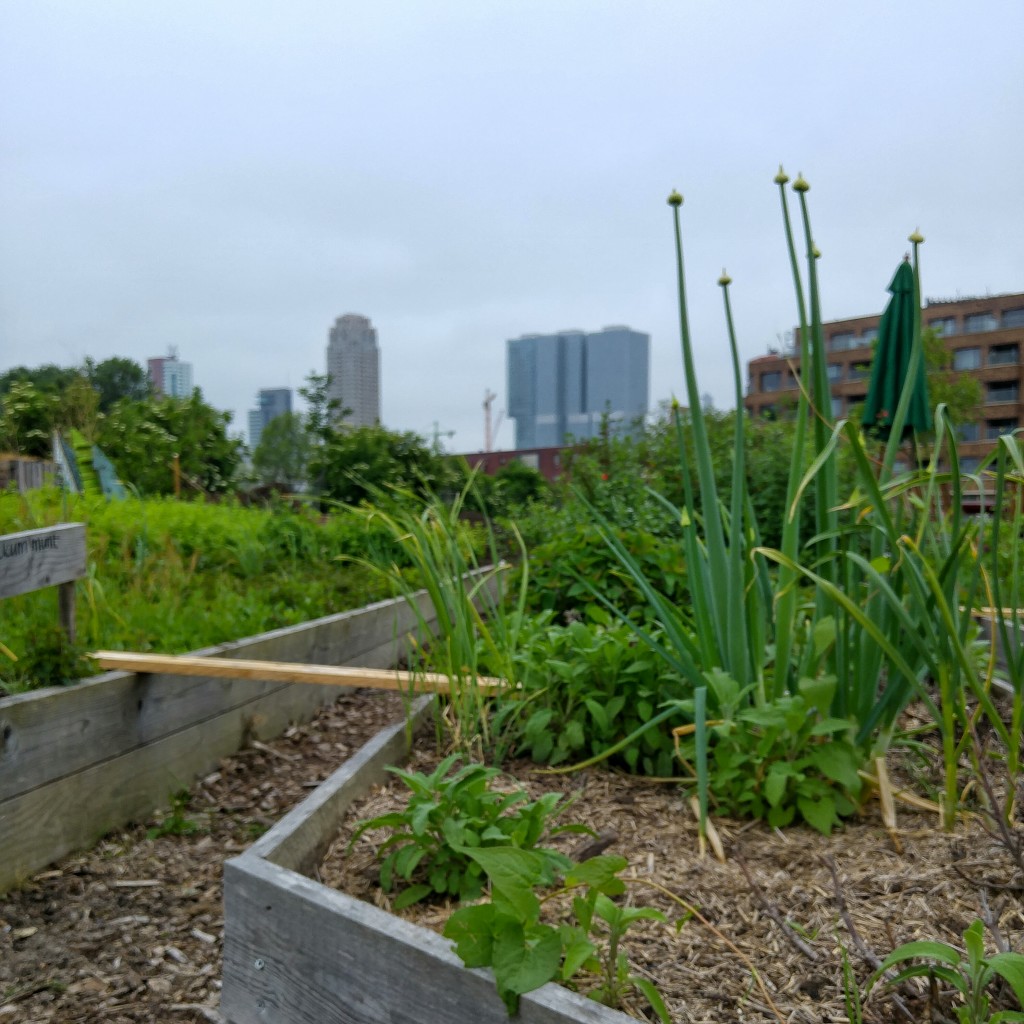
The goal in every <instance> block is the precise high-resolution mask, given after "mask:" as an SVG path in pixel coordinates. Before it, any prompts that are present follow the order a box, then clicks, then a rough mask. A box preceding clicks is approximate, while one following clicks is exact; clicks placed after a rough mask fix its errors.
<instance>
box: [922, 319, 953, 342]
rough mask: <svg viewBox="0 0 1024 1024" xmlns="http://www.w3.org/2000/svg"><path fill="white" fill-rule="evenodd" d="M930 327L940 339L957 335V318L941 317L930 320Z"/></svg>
mask: <svg viewBox="0 0 1024 1024" xmlns="http://www.w3.org/2000/svg"><path fill="white" fill-rule="evenodd" d="M928 326H929V327H930V328H931V329H932V330H933V331H934V332H935V333H936V334H937V335H938V336H939V337H940V338H945V337H948V336H949V335H950V334H956V317H955V316H940V317H938V318H937V319H935V320H929V321H928Z"/></svg>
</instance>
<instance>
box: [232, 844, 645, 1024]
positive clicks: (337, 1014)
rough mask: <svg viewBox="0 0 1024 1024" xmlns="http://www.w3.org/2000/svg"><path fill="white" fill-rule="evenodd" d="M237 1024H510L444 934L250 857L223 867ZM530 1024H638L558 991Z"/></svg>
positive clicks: (527, 1007) (528, 1006)
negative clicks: (418, 925)
mask: <svg viewBox="0 0 1024 1024" xmlns="http://www.w3.org/2000/svg"><path fill="white" fill-rule="evenodd" d="M221 1013H222V1014H223V1015H224V1017H225V1018H226V1019H227V1021H228V1022H229V1024H267V1022H269V1021H273V1022H274V1024H425V1022H435V1021H436V1022H441V1021H443V1022H444V1024H508V1014H507V1013H506V1011H505V1007H504V1005H503V1004H502V1002H501V1000H500V999H499V998H498V994H497V991H496V990H495V987H494V980H493V978H492V977H491V975H490V972H488V971H483V970H467V969H466V968H465V967H464V966H463V965H462V962H461V961H460V960H459V959H458V957H456V956H455V954H454V953H453V952H452V951H451V950H450V948H449V943H448V942H447V940H445V939H444V938H442V937H441V936H440V935H436V934H435V933H433V932H430V931H427V930H426V929H423V928H418V927H416V926H415V925H412V924H409V923H408V922H407V921H403V920H402V919H401V918H398V917H395V916H394V915H392V914H387V913H385V912H384V911H382V910H379V909H378V908H377V907H372V906H370V905H369V904H366V903H361V902H360V901H359V900H354V899H352V898H351V897H350V896H347V895H345V894H344V893H340V892H336V891H335V890H333V889H328V888H327V887H326V886H323V885H320V884H319V883H317V882H313V881H311V880H310V879H308V878H304V877H303V876H301V875H298V874H296V873H295V872H293V871H289V870H287V869H285V868H280V867H277V866H276V865H273V864H270V863H268V862H267V861H265V860H262V859H261V858H259V857H256V856H252V855H251V854H250V853H246V854H243V855H242V856H241V857H236V858H235V859H233V860H229V861H228V862H227V863H226V864H225V867H224V987H223V990H222V992H221ZM516 1019H517V1021H519V1022H521V1024H629V1022H630V1021H631V1019H632V1018H630V1017H627V1016H625V1014H622V1013H619V1012H618V1011H616V1010H609V1009H608V1008H607V1007H604V1006H601V1005H600V1004H598V1003H596V1002H594V1001H593V1000H590V999H585V998H583V997H582V996H579V995H577V994H575V993H573V992H569V991H568V990H567V989H563V988H561V987H559V986H557V985H545V986H544V987H543V988H540V989H538V990H537V991H536V992H531V993H529V994H528V995H526V996H523V998H522V1000H521V1003H520V1011H519V1016H518V1017H517V1018H516Z"/></svg>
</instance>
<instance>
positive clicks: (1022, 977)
mask: <svg viewBox="0 0 1024 1024" xmlns="http://www.w3.org/2000/svg"><path fill="white" fill-rule="evenodd" d="M988 965H989V967H990V968H991V969H992V970H993V971H995V972H996V974H998V975H999V977H1000V978H1002V979H1003V980H1004V981H1005V982H1006V983H1007V984H1008V985H1009V986H1010V988H1012V989H1013V994H1014V995H1015V996H1016V997H1017V1002H1018V1003H1020V1005H1021V1006H1024V956H1021V954H1020V953H996V955H995V956H993V957H991V958H990V959H989V962H988Z"/></svg>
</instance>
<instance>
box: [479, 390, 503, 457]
mask: <svg viewBox="0 0 1024 1024" xmlns="http://www.w3.org/2000/svg"><path fill="white" fill-rule="evenodd" d="M497 397H498V396H497V395H496V394H495V393H494V392H493V391H491V389H490V388H485V389H484V451H485V452H493V451H494V439H495V437H496V436H497V434H498V428H499V427H500V426H501V421H502V420H503V419H504V418H505V414H504V412H499V413H498V418H497V420H496V421H495V422H494V425H493V427H492V425H491V406H492V405H493V404H494V400H495V399H496V398H497Z"/></svg>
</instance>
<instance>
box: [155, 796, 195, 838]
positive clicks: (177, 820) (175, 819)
mask: <svg viewBox="0 0 1024 1024" xmlns="http://www.w3.org/2000/svg"><path fill="white" fill-rule="evenodd" d="M191 801H192V794H191V793H189V791H188V790H187V789H179V790H178V791H177V792H176V793H172V794H171V810H170V813H169V814H165V815H164V816H163V818H162V819H161V821H160V824H159V825H154V826H153V827H152V828H150V829H147V830H146V838H147V839H161V838H163V837H164V836H191V835H194V834H195V833H196V832H199V831H200V826H199V824H198V823H197V822H195V821H193V820H192V819H191V818H189V817H187V816H186V811H187V810H188V805H189V804H190V803H191Z"/></svg>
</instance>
